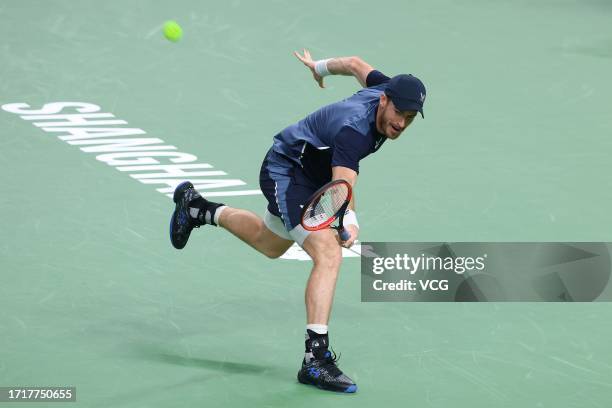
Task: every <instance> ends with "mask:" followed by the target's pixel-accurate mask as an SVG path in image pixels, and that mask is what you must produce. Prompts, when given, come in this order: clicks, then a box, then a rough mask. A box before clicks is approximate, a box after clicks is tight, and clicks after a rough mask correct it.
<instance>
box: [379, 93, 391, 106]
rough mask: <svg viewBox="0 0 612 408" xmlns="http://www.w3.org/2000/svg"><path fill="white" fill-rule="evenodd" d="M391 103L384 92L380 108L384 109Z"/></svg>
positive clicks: (381, 96)
mask: <svg viewBox="0 0 612 408" xmlns="http://www.w3.org/2000/svg"><path fill="white" fill-rule="evenodd" d="M388 103H389V98H388V97H387V95H386V94H385V93H384V92H383V93H381V94H380V106H381V107H382V108H383V109H384V108H386V107H387V104H388Z"/></svg>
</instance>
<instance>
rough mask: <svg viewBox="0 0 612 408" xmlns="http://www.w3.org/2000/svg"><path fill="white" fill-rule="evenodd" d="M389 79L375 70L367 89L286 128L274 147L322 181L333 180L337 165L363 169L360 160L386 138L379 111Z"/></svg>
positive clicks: (315, 179) (372, 72) (375, 149)
mask: <svg viewBox="0 0 612 408" xmlns="http://www.w3.org/2000/svg"><path fill="white" fill-rule="evenodd" d="M388 81H389V77H387V76H386V75H384V74H383V73H381V72H380V71H376V70H374V71H371V72H370V73H369V74H368V76H367V79H366V85H367V87H366V88H363V89H361V90H360V91H358V92H357V93H355V94H354V95H352V96H350V97H349V98H346V99H344V100H342V101H340V102H336V103H333V104H331V105H327V106H324V107H323V108H321V109H319V110H318V111H316V112H314V113H311V114H310V115H308V116H306V117H305V118H304V119H302V120H301V121H299V122H297V123H295V124H293V125H291V126H288V127H287V128H285V129H283V130H282V131H281V132H280V133H279V134H278V135H277V136H275V138H274V145H273V147H272V149H273V150H274V151H276V152H277V153H280V154H282V155H283V156H285V157H287V158H288V159H289V160H291V161H292V162H294V163H296V164H298V165H300V166H302V167H303V169H304V173H305V174H306V175H308V176H309V178H311V179H312V181H314V182H316V183H318V184H324V183H326V182H328V181H330V180H331V168H332V167H334V166H343V167H348V168H350V169H353V170H355V171H356V172H359V161H360V160H361V159H363V158H364V157H366V156H368V155H369V154H371V153H374V152H375V151H377V150H378V149H379V148H380V146H382V144H383V143H384V142H385V140H386V137H385V136H384V135H382V134H380V133H378V131H377V129H376V112H377V111H378V104H379V100H380V95H381V94H382V93H383V92H384V90H385V87H386V83H387V82H388Z"/></svg>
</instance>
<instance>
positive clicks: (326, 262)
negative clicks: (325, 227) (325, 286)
mask: <svg viewBox="0 0 612 408" xmlns="http://www.w3.org/2000/svg"><path fill="white" fill-rule="evenodd" d="M304 249H306V252H308V254H309V255H310V257H311V258H312V260H313V262H314V263H315V264H316V265H320V266H324V267H325V269H333V270H337V269H339V268H340V264H341V263H342V248H341V247H340V245H338V241H337V240H336V238H335V237H334V236H333V235H332V234H328V236H326V237H323V239H313V240H310V242H308V245H305V248H304Z"/></svg>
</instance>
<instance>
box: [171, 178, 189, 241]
mask: <svg viewBox="0 0 612 408" xmlns="http://www.w3.org/2000/svg"><path fill="white" fill-rule="evenodd" d="M191 187H193V184H191V182H190V181H184V182H182V183H181V184H179V185H178V186H176V188H175V189H174V195H173V196H172V201H174V203H175V204H176V206H175V207H174V212H173V213H172V216H171V217H170V243H171V244H172V246H173V247H174V248H176V249H183V248H185V245H187V241H185V245H183V246H180V247H179V246H176V245H175V244H174V242H173V241H172V225H174V219H175V217H176V211H177V210H178V200H179V198H180V196H181V195H182V194H183V193H184V192H185V190H186V189H188V188H191Z"/></svg>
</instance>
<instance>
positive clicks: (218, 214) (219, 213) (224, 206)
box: [213, 205, 227, 225]
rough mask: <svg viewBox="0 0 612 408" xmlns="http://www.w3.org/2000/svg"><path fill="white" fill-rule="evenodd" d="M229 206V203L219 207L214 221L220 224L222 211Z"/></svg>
mask: <svg viewBox="0 0 612 408" xmlns="http://www.w3.org/2000/svg"><path fill="white" fill-rule="evenodd" d="M226 208H227V205H222V206H221V207H217V209H216V210H215V216H214V217H213V218H214V219H213V221H214V222H215V224H217V225H219V217H220V216H221V213H222V212H223V210H225V209H226Z"/></svg>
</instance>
